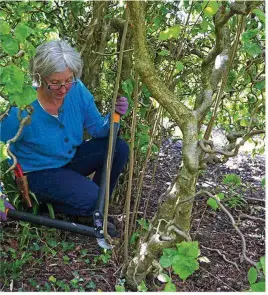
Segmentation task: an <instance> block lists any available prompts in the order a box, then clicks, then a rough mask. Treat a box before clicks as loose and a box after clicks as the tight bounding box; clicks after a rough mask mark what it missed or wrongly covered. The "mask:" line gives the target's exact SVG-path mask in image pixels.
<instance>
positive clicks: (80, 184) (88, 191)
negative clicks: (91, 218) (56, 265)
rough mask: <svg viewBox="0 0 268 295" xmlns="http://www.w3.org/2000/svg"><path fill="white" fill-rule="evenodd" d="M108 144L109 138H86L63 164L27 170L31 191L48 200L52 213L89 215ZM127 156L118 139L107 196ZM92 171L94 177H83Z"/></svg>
mask: <svg viewBox="0 0 268 295" xmlns="http://www.w3.org/2000/svg"><path fill="white" fill-rule="evenodd" d="M107 145H108V138H100V139H91V140H89V141H85V142H83V143H82V144H81V146H80V147H79V148H78V149H77V151H76V154H75V156H74V158H73V159H72V161H71V162H70V163H68V164H67V165H66V166H64V167H61V168H54V169H45V170H41V171H35V172H30V173H27V175H28V182H29V188H30V190H31V191H32V192H33V193H35V194H36V197H37V199H38V201H40V202H42V203H44V202H45V203H51V204H52V205H53V208H54V210H55V212H59V213H64V214H70V215H74V216H88V215H90V214H91V213H92V212H93V211H94V209H95V205H96V201H97V198H98V191H99V186H100V179H101V173H102V169H103V165H105V163H104V162H105V156H106V153H107ZM128 155H129V148H128V145H127V143H126V142H125V141H123V140H122V139H117V142H116V147H115V153H114V159H113V165H112V171H111V178H110V195H111V194H112V191H113V189H114V187H115V185H116V182H117V179H118V177H119V175H120V173H121V172H122V170H123V168H124V166H125V164H126V162H127V160H128ZM92 172H95V175H94V178H93V180H91V179H89V178H88V177H86V176H88V175H89V174H91V173H92Z"/></svg>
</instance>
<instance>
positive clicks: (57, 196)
mask: <svg viewBox="0 0 268 295" xmlns="http://www.w3.org/2000/svg"><path fill="white" fill-rule="evenodd" d="M30 72H31V75H32V76H33V77H34V82H35V84H37V99H36V100H35V101H34V102H33V103H32V104H31V105H32V106H33V108H34V112H33V114H32V116H31V123H30V124H29V125H27V126H25V127H24V129H23V132H22V134H21V135H20V137H19V139H18V140H17V141H16V142H15V143H14V144H12V145H11V151H12V152H13V153H14V154H15V156H16V157H17V159H18V162H19V163H20V165H21V166H22V169H23V171H24V173H25V174H26V175H27V178H28V182H29V188H30V190H31V191H32V192H34V193H35V194H36V196H37V199H38V200H39V201H40V202H49V203H52V204H53V207H54V210H55V211H56V212H59V213H65V214H70V215H74V216H88V215H90V214H91V213H92V211H93V210H94V207H95V204H96V200H97V197H98V190H99V185H100V176H101V171H102V168H103V165H104V160H105V154H106V151H107V144H108V135H109V129H110V114H108V115H107V116H106V117H102V116H101V115H100V113H99V111H98V110H97V107H96V105H95V103H94V98H93V96H92V94H91V93H90V92H89V91H88V89H87V88H86V87H85V85H84V84H83V83H82V82H81V81H80V80H79V78H80V76H81V72H82V60H81V57H80V54H79V53H78V52H77V51H75V50H74V49H73V48H72V47H71V46H70V45H69V44H68V43H66V42H65V41H62V40H57V41H51V42H48V43H44V44H42V45H40V46H39V47H38V48H37V50H36V55H35V56H34V57H33V59H32V60H31V62H30ZM127 109H128V103H127V99H126V98H124V97H121V98H119V99H117V101H116V112H117V113H119V114H120V115H124V114H125V113H126V111H127ZM17 115H18V108H16V107H13V108H12V109H11V110H10V113H9V115H8V116H7V117H6V118H5V119H4V120H3V122H2V124H1V125H2V126H1V141H4V142H6V141H7V140H8V139H10V138H12V137H13V136H14V135H15V134H16V133H17V131H18V128H19V121H18V118H17ZM23 115H24V116H25V115H26V114H23ZM84 128H85V129H86V130H87V131H88V133H89V134H90V135H91V136H92V139H91V140H89V141H83V131H84ZM128 154H129V149H128V145H127V144H126V143H125V142H124V141H123V140H122V139H117V143H116V147H115V154H114V160H113V165H112V170H111V183H110V194H111V193H112V191H113V189H114V187H115V184H116V182H117V179H118V177H119V175H120V173H121V172H122V170H123V168H124V166H125V164H126V162H127V160H128ZM92 172H95V174H94V178H93V181H92V180H90V179H89V178H87V177H86V176H88V175H89V174H91V173H92Z"/></svg>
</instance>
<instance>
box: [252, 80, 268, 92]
mask: <svg viewBox="0 0 268 295" xmlns="http://www.w3.org/2000/svg"><path fill="white" fill-rule="evenodd" d="M253 87H254V88H256V89H259V90H261V91H262V90H264V88H265V81H264V80H263V81H260V82H256V83H254V86H253Z"/></svg>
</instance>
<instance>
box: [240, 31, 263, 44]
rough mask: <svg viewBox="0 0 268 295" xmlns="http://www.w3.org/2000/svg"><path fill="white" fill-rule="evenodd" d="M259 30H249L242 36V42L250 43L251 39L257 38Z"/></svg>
mask: <svg viewBox="0 0 268 295" xmlns="http://www.w3.org/2000/svg"><path fill="white" fill-rule="evenodd" d="M259 32H260V31H259V29H252V30H247V31H246V32H244V33H243V34H242V41H243V42H245V43H246V42H250V39H252V38H253V37H255V36H257V35H258V34H259Z"/></svg>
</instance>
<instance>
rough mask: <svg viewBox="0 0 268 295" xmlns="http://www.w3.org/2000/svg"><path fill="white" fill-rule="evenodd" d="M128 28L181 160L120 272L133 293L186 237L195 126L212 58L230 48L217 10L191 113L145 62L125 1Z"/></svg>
mask: <svg viewBox="0 0 268 295" xmlns="http://www.w3.org/2000/svg"><path fill="white" fill-rule="evenodd" d="M128 7H129V10H130V19H131V26H132V27H133V40H134V56H135V67H136V70H137V71H138V72H139V74H140V76H141V78H142V80H143V82H144V83H145V84H146V85H147V87H148V89H149V90H150V92H151V93H152V96H153V97H154V98H155V99H156V100H157V101H158V102H159V103H160V104H161V105H162V106H163V107H164V108H165V109H166V110H167V111H168V112H169V113H170V115H171V117H172V119H174V120H175V122H176V123H177V125H178V126H179V128H180V129H181V131H182V134H183V150H182V161H183V166H182V168H181V169H180V171H179V172H178V175H179V177H178V180H177V183H176V185H175V188H174V189H173V191H171V192H170V194H169V195H168V198H167V200H166V201H165V202H164V203H163V204H159V206H158V208H157V213H156V215H155V217H154V218H153V220H152V222H151V225H150V230H149V233H148V234H147V235H146V236H145V237H144V238H142V239H141V241H140V245H139V248H138V253H137V255H136V257H134V258H133V259H132V260H131V262H130V264H129V266H128V268H127V272H126V283H127V284H128V285H129V286H130V287H131V288H133V289H136V288H137V286H138V285H139V284H140V283H141V282H142V280H144V279H145V278H146V275H147V273H148V272H150V271H151V268H152V265H153V264H154V263H153V262H154V260H155V259H158V258H159V256H160V255H161V254H162V251H163V249H165V248H170V247H173V246H175V245H176V243H179V242H180V241H182V240H184V239H190V238H189V231H190V222H191V213H192V206H193V199H194V195H195V193H196V192H195V191H196V182H197V177H198V171H199V170H198V169H199V163H200V160H201V159H202V157H201V155H202V154H201V149H200V147H199V145H198V134H199V128H200V122H202V120H203V117H204V116H205V114H206V113H207V111H208V110H209V109H210V107H211V105H212V94H213V91H215V89H216V87H217V85H218V83H219V81H220V79H221V77H222V73H223V71H224V69H225V65H226V63H224V62H223V63H222V65H221V66H220V68H217V69H216V68H215V59H216V57H217V56H218V55H220V54H222V55H224V56H227V59H228V54H229V49H230V38H229V30H228V28H227V26H225V24H226V23H227V22H228V20H229V19H230V17H231V16H232V15H233V14H229V13H228V14H226V13H225V10H224V9H219V11H218V13H217V15H216V16H215V31H216V34H215V35H216V42H215V46H214V48H213V49H212V51H211V52H210V53H209V54H208V56H207V57H206V59H204V62H203V64H202V74H203V76H202V77H203V79H202V89H201V91H200V95H199V97H198V100H197V102H196V105H195V109H194V110H190V109H189V108H187V107H186V106H185V105H184V104H182V103H181V102H180V100H179V98H177V97H176V95H174V93H172V92H171V91H170V90H169V89H168V88H167V87H166V85H165V83H163V81H161V79H159V76H158V75H157V74H156V72H155V69H154V65H153V63H152V61H151V59H150V56H149V53H148V49H147V45H146V29H145V13H144V9H143V3H142V2H140V1H130V2H128Z"/></svg>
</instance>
